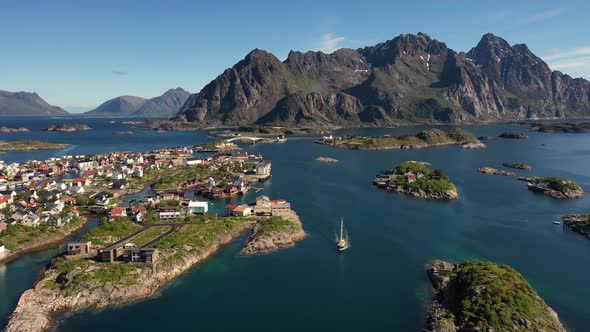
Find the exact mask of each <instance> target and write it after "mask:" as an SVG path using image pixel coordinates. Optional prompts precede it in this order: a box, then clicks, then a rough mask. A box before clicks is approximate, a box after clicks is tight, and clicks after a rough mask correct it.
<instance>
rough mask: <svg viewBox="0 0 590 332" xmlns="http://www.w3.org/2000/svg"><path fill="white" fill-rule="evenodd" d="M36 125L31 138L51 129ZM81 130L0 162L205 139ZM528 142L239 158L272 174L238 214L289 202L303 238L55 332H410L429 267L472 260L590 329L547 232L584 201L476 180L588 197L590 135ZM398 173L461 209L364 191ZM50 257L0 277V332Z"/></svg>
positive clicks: (579, 245)
mask: <svg viewBox="0 0 590 332" xmlns="http://www.w3.org/2000/svg"><path fill="white" fill-rule="evenodd" d="M10 121H14V123H7V124H4V123H3V125H8V126H16V125H23V126H28V127H29V128H30V129H32V130H33V128H31V127H33V125H32V124H31V125H28V124H27V123H24V122H22V120H18V119H14V120H10ZM18 121H21V122H18ZM38 121H39V122H40V123H39V124H36V125H37V126H38V127H39V128H40V127H42V126H46V125H48V124H50V123H53V122H55V121H56V120H53V122H52V120H47V119H46V120H43V121H45V122H43V123H41V122H42V121H41V120H38ZM3 122H5V121H4V120H3ZM83 122H85V123H88V124H90V125H91V126H93V127H94V128H96V129H95V130H93V131H89V132H80V133H47V132H40V131H38V130H34V131H32V132H31V133H18V134H2V135H1V136H0V139H24V138H34V139H42V140H49V141H54V142H60V143H62V142H63V143H70V144H74V145H75V146H74V147H72V148H70V149H69V150H66V151H52V152H48V151H45V152H33V153H28V152H27V153H10V154H7V155H5V156H2V157H0V159H4V160H7V161H13V160H24V159H32V158H33V159H35V158H36V159H42V158H47V157H48V156H52V155H60V154H84V153H97V152H107V151H113V150H135V151H146V150H149V149H152V148H156V147H163V146H177V145H188V144H196V143H199V142H202V141H204V140H206V139H207V134H206V133H204V132H167V133H155V132H143V131H139V132H137V133H135V134H133V135H112V134H111V131H117V130H121V129H122V128H123V127H119V126H120V125H119V124H114V125H113V124H110V123H108V121H107V120H104V119H91V120H85V121H83ZM17 123H18V124H17ZM115 128H119V129H115ZM419 129H422V127H413V128H398V129H355V130H352V129H350V130H344V131H343V132H346V133H354V134H361V135H375V134H384V133H389V134H405V133H414V132H416V131H418V130H419ZM465 129H467V130H469V131H471V132H472V133H474V134H475V135H478V136H479V135H491V136H497V135H498V134H500V133H501V132H503V131H505V130H509V129H519V128H516V127H515V126H512V125H509V124H501V125H489V126H470V127H465ZM520 129H521V128H520ZM528 134H529V135H530V139H528V140H506V139H498V140H495V141H489V142H486V143H487V144H488V148H487V149H484V150H464V149H461V148H459V147H440V148H431V149H422V150H400V151H348V150H336V149H332V148H330V147H328V146H322V145H317V144H313V143H312V141H311V140H305V139H291V140H289V141H288V142H287V143H285V144H276V145H246V146H244V147H245V150H246V151H248V152H249V153H261V154H263V155H264V156H265V157H266V158H268V159H271V160H272V162H273V177H272V179H271V181H270V182H268V183H266V184H265V185H264V186H263V188H264V191H263V192H260V193H250V194H248V195H247V196H246V197H244V198H243V200H246V201H247V200H249V199H252V198H253V197H255V196H256V195H258V194H261V193H264V194H265V195H268V196H270V197H282V198H285V199H287V200H289V201H291V203H292V205H293V208H294V209H295V210H296V211H297V212H298V213H299V215H300V216H301V219H302V221H303V224H304V227H305V229H306V231H307V232H308V233H309V237H307V238H306V239H305V240H303V241H302V242H300V243H298V244H297V246H295V247H294V248H290V249H286V250H282V251H279V252H276V253H272V254H270V255H264V256H254V257H242V256H240V255H239V250H240V247H241V245H242V243H241V242H240V241H238V242H235V243H233V244H232V245H230V246H227V247H225V248H224V249H223V250H221V251H220V252H219V253H217V254H216V255H214V256H213V257H211V259H209V260H208V261H206V262H204V263H202V264H200V265H198V266H196V267H195V268H193V269H191V270H190V271H189V272H187V273H186V274H184V275H183V276H181V277H180V278H178V279H176V280H175V281H173V282H172V283H171V284H170V285H168V286H167V287H165V288H164V289H162V291H161V292H160V293H159V295H158V296H156V297H154V298H151V299H149V300H146V301H143V302H140V303H136V304H133V305H128V306H123V307H120V308H114V309H108V310H104V311H100V312H95V311H86V312H83V313H78V314H74V315H71V316H69V315H66V317H65V319H63V320H61V321H60V323H59V325H58V326H57V327H56V330H57V331H77V330H81V329H83V330H85V331H88V332H90V331H105V330H130V331H140V330H141V331H158V330H167V331H169V330H172V331H176V330H203V331H238V330H239V331H249V330H251V331H277V330H283V331H300V330H322V331H326V330H338V331H359V330H361V331H417V330H419V329H420V328H421V326H422V324H423V322H424V319H425V312H426V305H427V303H428V300H429V297H430V295H431V293H430V292H431V291H430V287H429V282H428V280H427V277H426V274H425V266H426V265H427V264H428V262H430V261H431V260H433V259H436V258H441V259H446V260H452V261H460V260H464V259H469V258H477V259H483V260H490V261H493V262H497V263H503V264H508V265H510V266H512V267H514V268H515V269H517V270H518V271H519V272H521V273H522V274H523V275H524V276H525V277H526V278H527V280H528V281H529V283H530V284H531V285H532V286H533V287H534V288H535V290H537V291H538V292H539V293H540V295H541V296H542V297H543V298H544V299H545V301H546V302H547V303H548V304H549V305H550V306H551V307H553V308H554V309H555V310H556V311H557V312H558V313H559V315H560V317H561V319H562V321H563V322H564V323H565V324H566V325H567V327H568V328H569V329H570V330H572V331H586V330H587V328H588V327H587V326H588V325H589V323H590V321H589V318H588V317H590V307H588V305H587V304H588V299H589V298H590V287H589V286H588V277H589V276H590V264H588V263H589V262H590V241H588V240H587V239H584V238H583V237H582V236H580V235H577V234H575V233H571V232H565V231H564V230H563V229H562V226H556V225H553V224H552V221H553V220H555V219H557V218H558V217H559V216H560V215H562V214H566V213H590V205H589V203H590V199H589V198H587V197H586V198H583V199H579V200H554V199H551V198H548V197H545V196H542V195H538V194H535V193H532V192H529V191H528V190H527V189H526V185H525V183H523V182H521V181H518V180H516V179H515V178H512V177H498V176H489V175H483V174H480V173H478V172H476V169H477V168H478V167H480V166H491V167H498V168H501V163H502V162H511V161H520V162H526V163H529V164H531V165H533V166H534V167H535V170H534V171H530V172H525V171H518V173H519V174H530V175H539V176H562V177H566V178H570V179H572V180H574V181H576V182H577V183H578V184H580V185H581V186H582V187H583V188H584V189H585V190H586V191H590V176H589V175H588V173H587V172H588V171H589V170H590V134H541V133H534V132H529V133H528ZM21 136H22V137H21ZM23 137H24V138H23ZM318 156H326V157H332V158H336V159H338V160H340V162H339V163H336V164H324V163H320V162H317V161H315V160H314V159H315V158H316V157H318ZM405 160H420V161H427V162H430V163H432V164H433V166H434V167H436V168H440V169H442V170H443V171H444V172H445V173H446V174H448V175H449V176H450V177H451V179H452V180H453V181H454V182H455V183H456V185H457V188H458V191H459V194H460V199H459V200H458V201H455V202H429V201H421V200H414V199H408V198H406V197H404V196H402V195H397V194H393V193H388V192H385V191H382V190H379V189H376V188H374V187H372V186H371V181H372V179H373V176H374V175H375V174H376V173H377V172H379V171H381V170H385V169H389V168H391V167H393V166H394V165H396V164H398V163H400V162H402V161H405ZM215 204H216V205H221V204H224V203H223V202H215ZM341 216H342V217H343V218H344V222H345V224H346V227H347V228H348V231H349V233H350V236H351V247H350V249H349V250H347V251H346V252H344V253H341V254H340V253H338V252H337V251H336V250H335V245H334V237H335V233H336V232H337V230H338V226H339V221H340V217H341ZM52 254H53V253H52V252H46V253H44V254H43V255H45V256H42V257H43V259H35V258H34V256H27V257H23V258H21V259H19V260H17V261H15V262H13V263H10V264H7V265H6V266H2V267H0V268H1V269H2V271H3V272H1V273H0V284H1V285H2V290H1V292H2V294H0V295H2V296H1V297H0V310H1V312H0V317H2V321H1V322H0V323H3V324H5V322H6V319H7V317H8V315H9V314H10V311H11V310H12V308H14V305H15V304H16V302H15V301H16V299H17V298H18V294H20V292H22V291H23V289H24V288H28V287H30V286H31V285H32V283H33V280H34V279H35V277H36V276H37V275H38V272H39V268H40V266H41V265H42V263H43V262H45V261H47V259H48V258H49V257H50V256H51V255H52Z"/></svg>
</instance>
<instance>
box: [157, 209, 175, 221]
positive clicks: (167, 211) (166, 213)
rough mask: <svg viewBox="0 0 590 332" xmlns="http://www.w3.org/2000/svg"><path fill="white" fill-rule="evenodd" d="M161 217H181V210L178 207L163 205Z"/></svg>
mask: <svg viewBox="0 0 590 332" xmlns="http://www.w3.org/2000/svg"><path fill="white" fill-rule="evenodd" d="M159 217H160V219H164V220H165V219H178V218H179V217H180V211H178V209H177V208H176V207H172V206H169V207H163V208H161V209H160V213H159Z"/></svg>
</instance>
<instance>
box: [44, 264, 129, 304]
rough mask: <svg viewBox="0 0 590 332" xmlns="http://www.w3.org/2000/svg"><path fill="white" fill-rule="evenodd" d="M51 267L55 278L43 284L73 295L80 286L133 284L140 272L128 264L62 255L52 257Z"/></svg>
mask: <svg viewBox="0 0 590 332" xmlns="http://www.w3.org/2000/svg"><path fill="white" fill-rule="evenodd" d="M51 268H52V269H54V270H55V271H56V272H57V274H58V275H57V277H56V278H55V279H51V280H46V281H45V282H44V283H43V286H44V287H45V288H49V289H53V290H61V291H63V292H65V294H66V295H74V294H76V293H78V292H79V291H80V288H84V289H86V290H94V289H97V288H99V287H103V286H104V285H105V284H107V283H116V284H118V285H127V286H129V285H133V284H135V283H137V279H136V276H137V275H138V274H139V273H140V268H137V267H135V266H133V265H129V264H117V263H96V262H93V261H91V260H88V259H72V260H70V259H67V258H64V257H58V258H56V259H54V260H53V262H52V263H51ZM82 285H83V286H82Z"/></svg>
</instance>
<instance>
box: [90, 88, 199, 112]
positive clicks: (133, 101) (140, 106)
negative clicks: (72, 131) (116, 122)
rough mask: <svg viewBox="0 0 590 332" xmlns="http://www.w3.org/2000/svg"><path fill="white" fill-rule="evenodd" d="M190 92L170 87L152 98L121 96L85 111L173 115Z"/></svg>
mask: <svg viewBox="0 0 590 332" xmlns="http://www.w3.org/2000/svg"><path fill="white" fill-rule="evenodd" d="M189 95H190V93H189V92H188V91H186V90H184V89H182V88H176V89H170V90H168V91H166V92H165V93H164V94H163V95H161V96H158V97H154V98H151V99H145V98H142V97H136V96H120V97H116V98H113V99H110V100H107V101H106V102H104V103H102V104H101V105H100V106H98V107H97V108H96V109H94V110H91V111H88V112H86V113H84V115H87V116H172V115H174V114H176V113H178V111H179V109H180V108H181V106H182V105H183V104H184V103H185V102H186V100H187V99H188V98H189Z"/></svg>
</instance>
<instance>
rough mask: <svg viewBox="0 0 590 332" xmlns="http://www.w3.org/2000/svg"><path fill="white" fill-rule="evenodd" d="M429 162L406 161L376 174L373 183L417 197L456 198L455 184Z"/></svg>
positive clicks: (457, 196)
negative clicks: (432, 168)
mask: <svg viewBox="0 0 590 332" xmlns="http://www.w3.org/2000/svg"><path fill="white" fill-rule="evenodd" d="M429 166H430V164H429V163H425V162H418V161H406V162H404V163H401V164H400V165H398V166H396V167H395V168H394V169H393V170H392V171H384V172H382V173H380V174H378V175H377V177H376V178H375V180H374V182H373V184H375V185H376V186H378V187H382V188H385V189H387V190H388V191H391V192H398V193H404V194H406V195H407V196H410V197H413V198H419V199H434V200H456V199H458V198H459V194H458V193H457V188H456V187H455V184H454V183H453V182H452V181H451V180H450V179H449V177H448V176H446V175H445V174H443V172H442V171H441V170H438V169H436V170H431V169H430V168H429Z"/></svg>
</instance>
